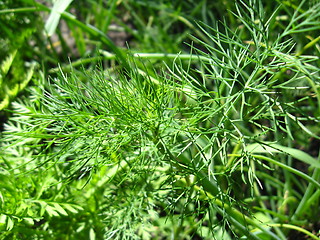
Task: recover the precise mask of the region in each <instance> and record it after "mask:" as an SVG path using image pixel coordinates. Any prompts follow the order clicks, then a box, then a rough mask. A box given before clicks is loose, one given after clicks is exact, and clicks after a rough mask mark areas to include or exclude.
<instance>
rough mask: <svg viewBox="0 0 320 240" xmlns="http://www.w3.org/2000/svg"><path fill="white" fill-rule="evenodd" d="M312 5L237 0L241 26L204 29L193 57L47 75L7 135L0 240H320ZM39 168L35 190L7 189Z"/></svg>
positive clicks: (138, 59)
mask: <svg viewBox="0 0 320 240" xmlns="http://www.w3.org/2000/svg"><path fill="white" fill-rule="evenodd" d="M304 3H305V2H302V3H301V4H300V5H299V6H295V7H294V8H293V9H291V8H290V7H288V6H286V5H283V6H281V7H279V9H278V11H275V12H273V13H270V14H269V15H267V13H266V15H264V11H263V7H262V3H261V1H249V3H247V4H246V3H244V2H241V1H240V2H239V3H238V4H236V7H235V11H234V12H233V13H232V16H234V17H235V18H236V19H237V20H234V21H238V28H236V29H233V28H230V27H229V26H228V24H227V23H226V22H224V23H220V22H219V23H217V24H216V25H215V26H214V27H211V26H209V25H208V24H205V23H201V22H200V23H198V28H199V31H200V30H201V31H202V33H201V34H200V36H196V37H194V42H195V44H194V45H193V44H190V45H189V47H190V52H191V53H190V54H189V55H185V54H184V55H178V54H177V55H175V56H174V57H175V58H174V59H173V61H172V62H171V63H167V64H166V65H165V64H163V67H162V68H152V67H150V65H151V64H150V62H147V61H145V59H144V57H143V54H140V55H139V54H130V53H127V60H126V65H125V66H124V68H123V69H103V68H102V67H99V68H96V69H94V70H87V71H86V70H83V71H82V72H81V74H79V72H77V71H74V70H72V69H71V71H70V72H69V73H64V72H63V71H60V75H58V76H57V77H54V78H50V79H49V80H46V79H45V78H44V77H43V79H39V81H38V82H37V84H36V85H37V86H35V87H32V88H31V87H30V89H29V90H30V96H29V97H25V98H23V100H20V101H17V102H16V103H14V104H13V114H14V115H13V116H12V117H11V121H10V122H9V123H8V124H6V128H5V129H6V130H5V132H4V139H3V141H2V149H3V152H5V153H6V154H5V155H3V156H2V161H3V164H4V166H5V167H4V169H5V171H2V172H1V175H2V176H3V177H4V179H5V181H4V182H5V183H3V184H2V186H1V189H0V190H1V192H0V194H1V195H0V196H1V199H2V203H1V204H2V205H1V207H2V208H1V221H0V223H2V225H1V226H0V227H2V228H3V229H4V230H6V232H5V233H4V234H3V236H4V237H7V238H8V239H9V237H12V236H15V237H16V238H17V236H19V231H18V228H16V225H17V226H19V224H20V227H24V228H25V229H28V227H26V226H36V230H35V231H32V230H30V232H28V231H26V233H25V235H24V237H27V236H28V237H30V236H36V235H37V234H38V236H40V238H41V237H42V238H45V237H48V235H46V233H45V229H47V228H50V227H51V229H52V230H51V231H54V230H57V232H58V233H57V235H56V238H57V239H58V238H59V237H60V238H61V237H66V236H68V235H67V234H66V235H64V232H68V233H69V234H70V235H72V236H73V235H77V234H78V236H81V237H87V238H88V237H90V238H91V239H95V238H97V239H101V238H103V239H161V238H167V237H169V236H171V237H172V238H173V239H192V238H193V237H201V238H203V239H211V238H212V237H213V238H216V239H234V238H241V239H286V238H287V236H289V235H290V233H292V231H291V230H292V229H294V230H295V231H296V232H299V233H301V234H303V236H308V237H310V239H317V236H316V234H317V232H316V231H319V230H318V229H316V230H315V229H313V228H315V227H316V225H317V221H318V219H317V213H319V212H317V213H316V211H317V210H315V211H312V210H310V209H312V207H313V206H318V205H317V204H318V203H319V197H320V190H319V189H320V185H319V178H320V170H319V157H318V159H316V157H317V156H314V155H312V156H311V154H310V153H309V152H308V151H307V150H308V149H307V148H306V146H307V144H308V141H309V139H319V131H320V129H319V120H320V111H319V110H320V90H319V82H320V79H319V70H318V67H317V64H318V63H319V58H318V57H317V54H319V50H317V49H318V48H317V47H318V45H317V44H318V41H319V38H315V37H312V36H314V35H312V33H313V31H316V30H319V28H320V27H319V26H318V25H316V24H315V21H316V20H317V19H319V14H320V11H319V10H320V4H319V3H318V4H314V5H311V6H310V8H309V9H307V10H304V9H305V4H304ZM289 8H290V9H291V10H290V9H289ZM280 10H281V12H286V11H288V12H290V11H291V14H292V15H289V14H288V15H289V16H290V17H291V19H289V18H286V19H283V18H279V16H278V15H277V13H278V12H280ZM281 21H286V27H284V26H283V24H282V23H281ZM275 22H276V23H277V24H275ZM271 23H273V24H271ZM275 26H276V27H275ZM277 27H279V29H277V33H279V34H277V35H275V34H273V31H275V29H276V28H277ZM303 34H310V37H309V38H308V39H310V41H309V43H308V44H305V45H304V46H299V45H298V44H295V38H297V37H298V36H301V35H303ZM317 39H318V40H317ZM312 49H315V50H312ZM306 52H307V53H308V54H305V53H306ZM151 55H152V54H150V55H145V56H148V57H150V56H151ZM172 56H173V55H167V56H166V57H167V58H171V57H172ZM107 57H109V58H110V59H111V58H115V56H114V55H111V54H110V55H108V56H107ZM122 57H123V55H122ZM157 57H159V55H157ZM159 58H160V57H159ZM147 60H148V59H147ZM150 61H152V59H150ZM302 133H303V134H302ZM299 146H302V147H301V149H302V150H301V149H297V148H298V147H299ZM304 150H306V151H304ZM316 154H319V153H318V152H317V153H316ZM14 162H16V163H15V166H12V165H13V163H14ZM299 164H300V166H303V167H304V168H306V169H302V167H299ZM30 173H31V174H37V176H38V177H39V179H40V180H36V179H34V180H32V179H31V180H28V181H26V183H25V185H26V186H27V187H28V189H29V190H28V193H25V194H20V195H19V194H18V193H16V192H15V191H14V189H13V188H9V187H5V186H6V185H13V186H14V184H16V185H18V183H17V182H15V181H13V180H12V177H11V176H24V175H26V176H28V175H29V174H30ZM20 184H23V183H20ZM17 188H18V189H21V186H17ZM48 189H51V191H48ZM13 199H15V200H14V201H13ZM17 200H19V202H18V201H17ZM21 203H23V204H21ZM17 206H23V207H20V208H19V207H17ZM10 208H11V209H13V210H11V211H10V212H8V211H3V210H2V209H10ZM55 218H58V219H59V220H61V221H60V222H59V221H54V219H55ZM77 219H81V221H80V222H77ZM308 220H309V221H310V222H312V224H313V225H309V226H307V224H308V223H309V222H308ZM19 221H26V222H28V224H29V225H23V224H21V223H19ZM41 221H43V222H41ZM66 222H72V224H71V226H75V227H74V228H72V227H70V228H68V226H65V225H66V224H65V223H66ZM33 224H34V225H33ZM63 229H64V230H65V231H63ZM10 231H11V232H10ZM37 231H39V232H37ZM28 234H29V235H28Z"/></svg>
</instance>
